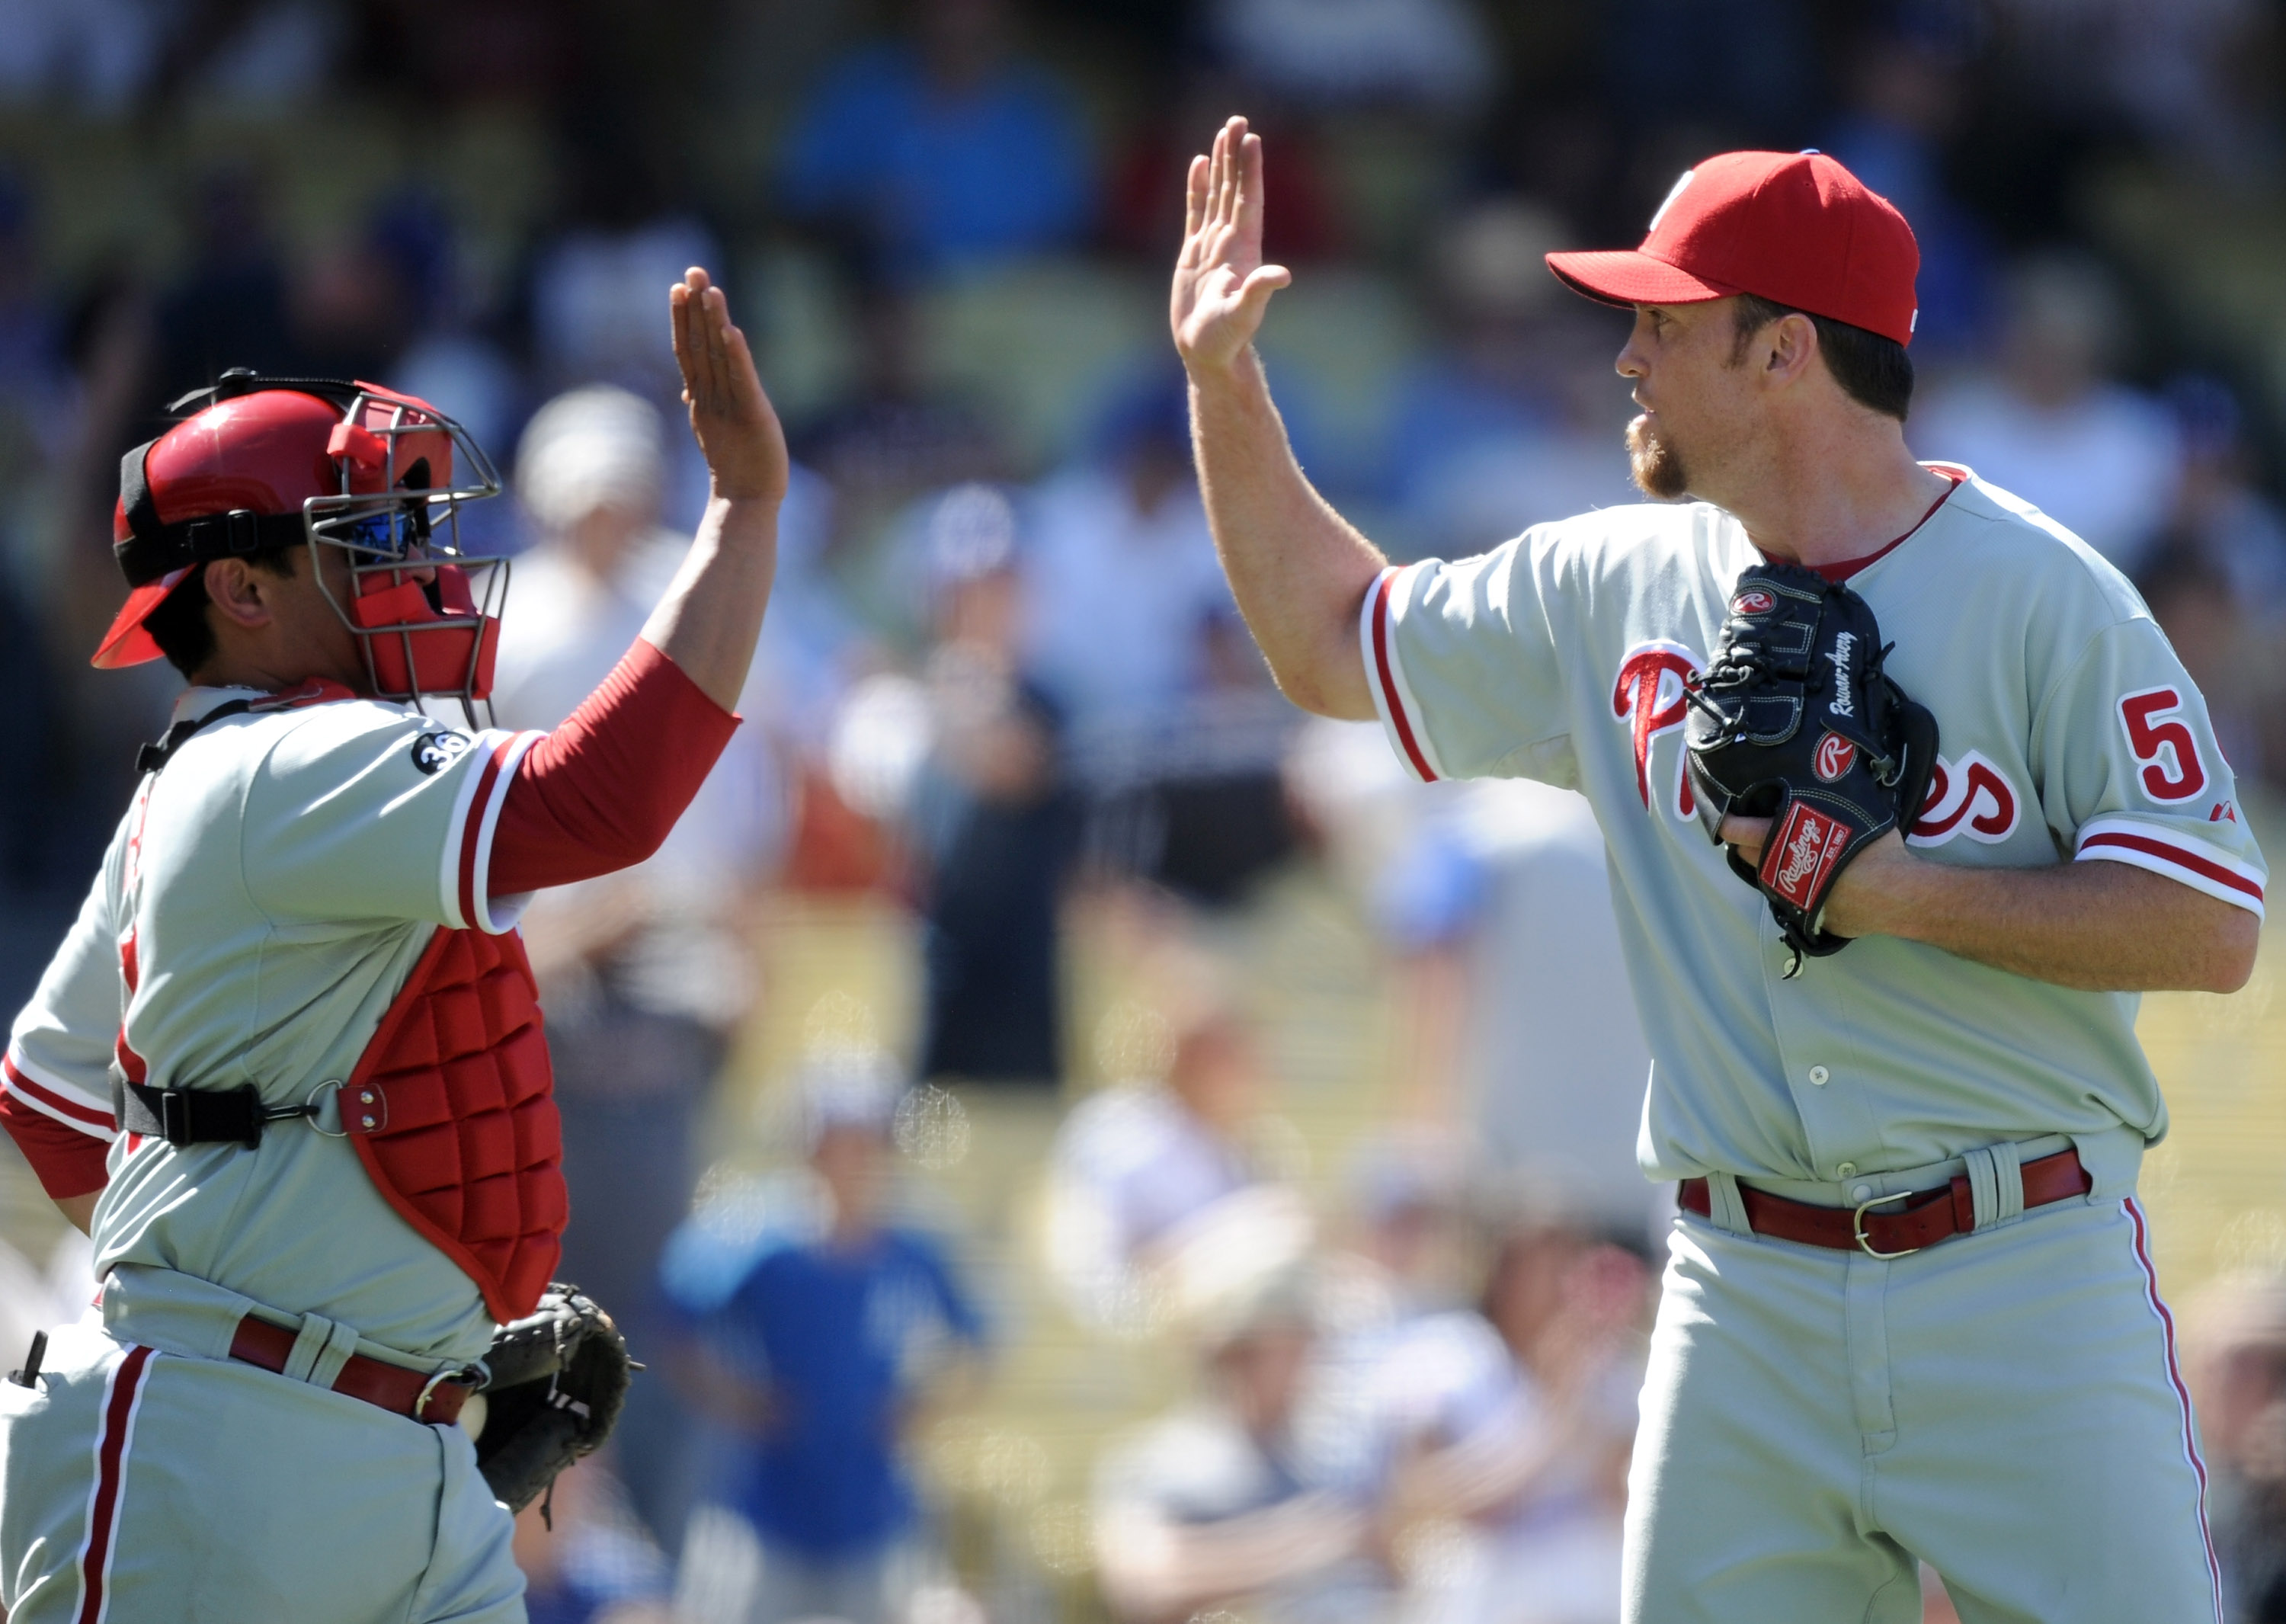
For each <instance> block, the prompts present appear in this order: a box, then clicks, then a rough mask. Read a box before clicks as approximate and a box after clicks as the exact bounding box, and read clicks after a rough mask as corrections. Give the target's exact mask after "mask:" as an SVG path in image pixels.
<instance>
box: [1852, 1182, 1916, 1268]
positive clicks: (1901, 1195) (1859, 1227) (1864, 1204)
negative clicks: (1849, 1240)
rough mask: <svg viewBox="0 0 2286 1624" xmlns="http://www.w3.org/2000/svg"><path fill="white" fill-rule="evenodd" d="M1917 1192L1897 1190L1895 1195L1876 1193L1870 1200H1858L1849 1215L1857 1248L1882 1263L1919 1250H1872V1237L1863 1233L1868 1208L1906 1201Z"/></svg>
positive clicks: (1908, 1255)
mask: <svg viewBox="0 0 2286 1624" xmlns="http://www.w3.org/2000/svg"><path fill="white" fill-rule="evenodd" d="M1916 1194H1919V1191H1917V1190H1899V1191H1898V1192H1897V1193H1896V1194H1895V1195H1876V1196H1875V1197H1874V1198H1873V1199H1872V1200H1871V1201H1861V1202H1858V1203H1857V1210H1856V1211H1855V1212H1852V1213H1851V1214H1850V1215H1849V1233H1850V1234H1851V1235H1852V1236H1854V1237H1855V1238H1856V1242H1857V1250H1859V1251H1861V1252H1863V1253H1864V1254H1865V1256H1867V1257H1878V1258H1880V1260H1881V1261H1882V1262H1883V1263H1887V1262H1888V1261H1889V1260H1890V1259H1891V1258H1893V1257H1912V1255H1913V1254H1914V1253H1915V1252H1917V1251H1919V1250H1921V1249H1920V1248H1919V1247H1918V1246H1909V1247H1907V1248H1905V1250H1904V1251H1901V1252H1877V1251H1875V1250H1873V1240H1872V1236H1871V1235H1868V1234H1866V1233H1865V1214H1866V1212H1867V1211H1868V1210H1871V1209H1872V1208H1874V1207H1886V1206H1888V1204H1889V1203H1890V1202H1893V1201H1907V1200H1910V1199H1911V1198H1912V1197H1913V1196H1914V1195H1916Z"/></svg>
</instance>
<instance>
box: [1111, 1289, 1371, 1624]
mask: <svg viewBox="0 0 2286 1624" xmlns="http://www.w3.org/2000/svg"><path fill="white" fill-rule="evenodd" d="M1313 1287H1314V1281H1313V1280H1312V1276H1311V1275H1310V1273H1308V1271H1307V1270H1306V1269H1305V1268H1301V1267H1298V1266H1289V1267H1287V1268H1285V1269H1282V1270H1279V1271H1275V1272H1273V1273H1268V1274H1266V1275H1265V1277H1263V1278H1261V1279H1259V1280H1258V1281H1255V1282H1254V1283H1252V1284H1251V1285H1249V1287H1248V1288H1246V1289H1244V1290H1242V1292H1240V1293H1239V1294H1237V1295H1236V1296H1235V1297H1234V1300H1233V1301H1232V1302H1231V1303H1230V1304H1229V1305H1226V1306H1225V1307H1224V1308H1223V1309H1222V1311H1221V1312H1220V1313H1218V1314H1217V1315H1216V1316H1214V1317H1213V1318H1212V1319H1210V1320H1209V1321H1208V1322H1207V1323H1206V1324H1205V1325H1204V1326H1203V1327H1202V1334H1201V1336H1200V1341H1201V1344H1202V1352H1201V1363H1202V1367H1203V1368H1202V1376H1203V1378H1204V1380H1203V1386H1204V1391H1203V1392H1202V1395H1201V1397H1200V1398H1199V1399H1198V1400H1197V1401H1195V1402H1194V1403H1192V1404H1189V1405H1186V1406H1185V1407H1182V1408H1180V1409H1178V1410H1177V1411H1176V1412H1175V1413H1173V1414H1171V1415H1167V1416H1165V1417H1163V1419H1161V1420H1159V1421H1157V1422H1155V1423H1152V1424H1151V1425H1150V1426H1149V1427H1147V1429H1146V1430H1145V1431H1143V1432H1142V1433H1141V1434H1140V1435H1139V1437H1137V1438H1136V1439H1133V1440H1132V1441H1131V1442H1130V1443H1129V1444H1128V1445H1127V1446H1126V1447H1123V1448H1119V1449H1116V1450H1115V1451H1114V1452H1113V1453H1112V1454H1111V1455H1108V1456H1107V1457H1106V1459H1105V1460H1104V1462H1102V1464H1101V1465H1100V1468H1099V1469H1098V1471H1097V1477H1096V1504H1095V1534H1096V1557H1097V1572H1098V1574H1099V1577H1100V1581H1101V1583H1102V1586H1103V1592H1104V1599H1105V1600H1106V1601H1107V1602H1108V1603H1109V1604H1110V1605H1111V1609H1112V1612H1113V1613H1114V1614H1115V1616H1117V1617H1119V1618H1120V1619H1123V1620H1131V1624H1171V1621H1172V1620H1180V1619H1185V1618H1188V1617H1193V1616H1195V1615H1197V1614H1199V1613H1202V1612H1209V1611H1210V1610H1211V1609H1214V1608H1216V1607H1218V1605H1226V1604H1241V1605H1249V1606H1250V1607H1251V1608H1253V1609H1258V1610H1259V1612H1260V1613H1261V1614H1262V1615H1263V1616H1266V1617H1268V1618H1272V1619H1275V1620H1279V1621H1280V1624H1320V1621H1321V1620H1322V1621H1325V1624H1333V1621H1335V1620H1342V1621H1344V1624H1346V1621H1348V1620H1357V1621H1359V1624H1364V1621H1365V1620H1374V1619H1378V1618H1382V1617H1384V1616H1386V1613H1387V1609H1388V1602H1389V1596H1390V1589H1391V1587H1390V1584H1389V1581H1388V1577H1387V1573H1386V1570H1385V1569H1384V1568H1383V1566H1382V1565H1381V1564H1380V1563H1379V1562H1377V1561H1376V1560H1375V1559H1374V1558H1373V1557H1371V1556H1370V1555H1368V1536H1369V1535H1370V1533H1371V1532H1372V1527H1371V1523H1370V1520H1369V1517H1368V1511H1367V1510H1366V1508H1365V1507H1364V1506H1363V1505H1362V1504H1361V1503H1360V1502H1359V1500H1358V1499H1357V1497H1356V1495H1355V1494H1354V1492H1353V1491H1351V1492H1345V1491H1344V1488H1343V1487H1342V1486H1335V1485H1329V1484H1327V1483H1324V1482H1321V1481H1316V1480H1313V1479H1312V1478H1311V1477H1310V1476H1308V1475H1307V1469H1306V1467H1305V1464H1304V1459H1303V1456H1304V1451H1303V1449H1302V1447H1301V1444H1300V1439H1298V1438H1297V1431H1296V1427H1297V1421H1298V1420H1299V1419H1300V1417H1301V1415H1302V1413H1303V1410H1304V1404H1303V1399H1304V1395H1305V1389H1306V1379H1307V1377H1308V1375H1309V1372H1310V1369H1311V1361H1312V1354H1313V1352H1315V1349H1316V1344H1317V1331H1316V1325H1315V1305H1314V1302H1313V1300H1312V1299H1313V1296H1314V1291H1313Z"/></svg>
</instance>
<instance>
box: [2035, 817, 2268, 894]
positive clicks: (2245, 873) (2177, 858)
mask: <svg viewBox="0 0 2286 1624" xmlns="http://www.w3.org/2000/svg"><path fill="white" fill-rule="evenodd" d="M2073 855H2074V856H2075V857H2077V858H2080V859H2082V860H2087V859H2101V860H2104V861H2108V862H2113V863H2132V865H2134V866H2135V867H2137V868H2140V869H2148V870H2150V871H2152V872H2153V873H2155V874H2164V875H2165V876H2166V877H2167V878H2168V879H2178V880H2180V881H2181V882H2182V883H2183V884H2185V885H2187V886H2189V887H2191V888H2192V889H2194V890H2196V891H2203V892H2205V893H2206V894H2207V895H2209V896H2212V897H2216V898H2219V900H2221V901H2223V902H2226V903H2235V904H2236V905H2237V906H2239V907H2241V908H2243V909H2246V910H2247V911H2249V912H2251V913H2253V914H2256V915H2258V916H2259V915H2260V914H2261V912H2262V877H2261V874H2260V872H2259V871H2257V870H2256V869H2255V868H2253V867H2252V866H2251V864H2249V863H2243V862H2242V861H2240V860H2239V859H2238V858H2236V857H2234V856H2232V855H2230V854H2229V853H2228V852H2227V851H2224V850H2223V849H2222V848H2221V847H2217V846H2211V845H2209V844H2208V843H2207V842H2205V841H2203V840H2200V839H2199V838H2198V837H2197V836H2195V835H2190V834H2186V833H2184V832H2182V831H2181V830H2180V829H2176V828H2172V827H2170V826H2169V825H2168V824H2160V823H2151V822H2148V821H2146V820H2144V819H2141V818H2132V817H2118V816H2108V817H2099V818H2096V819H2093V821H2091V822H2090V823H2089V824H2087V825H2086V826H2085V828H2083V829H2082V830H2081V831H2080V832H2079V841H2078V847H2077V850H2076V851H2075V852H2074V853H2073Z"/></svg>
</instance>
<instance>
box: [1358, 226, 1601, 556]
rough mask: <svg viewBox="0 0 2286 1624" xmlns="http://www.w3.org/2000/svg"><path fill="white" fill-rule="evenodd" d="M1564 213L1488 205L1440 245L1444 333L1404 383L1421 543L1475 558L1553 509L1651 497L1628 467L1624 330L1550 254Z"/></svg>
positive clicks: (1393, 491)
mask: <svg viewBox="0 0 2286 1624" xmlns="http://www.w3.org/2000/svg"><path fill="white" fill-rule="evenodd" d="M1564 240H1565V230H1564V226H1563V225H1562V223H1561V222H1560V221H1558V220H1557V219H1556V218H1555V217H1553V216H1552V215H1550V214H1549V213H1548V212H1547V211H1545V210H1544V209H1540V208H1539V207H1537V206H1536V205H1534V204H1532V203H1529V202H1526V201H1522V200H1516V199H1508V200H1496V201H1488V202H1485V203H1482V204H1479V205H1478V207H1477V208H1476V209H1474V210H1472V211H1471V212H1470V213H1469V214H1468V215H1466V216H1464V217H1462V218H1460V219H1459V220H1457V221H1455V222H1454V225H1452V226H1451V228H1450V229H1449V230H1448V231H1447V232H1446V234H1445V237H1444V239H1443V240H1442V241H1441V242H1440V243H1439V251H1438V256H1437V288H1438V300H1439V309H1440V311H1441V314H1442V316H1443V326H1444V329H1445V332H1444V341H1443V343H1440V344H1439V347H1438V348H1437V349H1436V350H1435V351H1431V353H1429V354H1428V355H1425V356H1423V358H1422V359H1421V360H1419V361H1418V362H1416V363H1415V366H1414V367H1413V368H1412V370H1411V371H1410V372H1409V374H1407V377H1406V378H1405V379H1404V381H1403V382H1401V383H1400V385H1399V398H1398V405H1397V408H1396V411H1395V413H1394V414H1393V418H1392V422H1391V430H1390V453H1389V459H1390V487H1389V496H1390V500H1391V501H1393V502H1394V503H1395V504H1396V505H1397V507H1398V508H1399V512H1400V513H1401V514H1402V515H1403V516H1404V520H1405V523H1406V524H1407V528H1408V529H1409V530H1410V531H1411V532H1412V537H1413V540H1415V542H1416V543H1417V546H1416V548H1415V550H1416V551H1419V552H1422V553H1426V554H1435V555H1437V556H1444V557H1453V558H1465V557H1469V556H1473V555H1474V554H1477V553H1480V552H1483V551H1485V550H1486V549H1487V548H1492V547H1494V546H1497V545H1498V544H1499V543H1500V542H1502V541H1504V540H1507V539H1508V538H1509V537H1510V536H1513V535H1515V534H1517V532H1521V531H1523V530H1525V529H1526V528H1528V527H1529V526H1531V525H1533V524H1541V523H1543V522H1545V521H1547V520H1549V519H1560V518H1569V517H1571V516H1573V515H1574V514H1577V513H1584V512H1587V511H1588V509H1590V508H1608V507H1613V506H1616V505H1619V504H1621V503H1628V502H1634V501H1641V500H1642V493H1640V492H1639V491H1637V490H1636V488H1635V485H1633V483H1632V482H1631V481H1630V480H1629V478H1628V465H1627V456H1626V453H1625V451H1624V448H1623V442H1622V434H1623V430H1624V429H1625V427H1626V417H1625V414H1624V413H1623V412H1622V411H1621V409H1620V408H1621V407H1622V406H1624V404H1625V401H1626V398H1627V389H1626V385H1625V383H1624V382H1623V381H1622V380H1620V377H1619V376H1618V374H1616V373H1614V372H1613V371H1612V357H1613V356H1614V355H1615V354H1616V353H1617V352H1618V343H1619V335H1617V334H1614V333H1612V332H1610V331H1608V330H1607V329H1608V327H1609V325H1610V324H1608V323H1606V322H1604V321H1602V320H1599V319H1597V318H1596V313H1595V312H1594V311H1591V310H1588V309H1586V308H1584V307H1582V306H1580V303H1579V301H1578V300H1577V299H1574V298H1572V297H1570V296H1567V295H1566V294H1565V291H1564V289H1563V288H1561V287H1560V286H1559V285H1558V284H1557V281H1556V279H1555V278H1553V277H1551V276H1549V274H1548V272H1547V267H1546V265H1545V264H1542V263H1541V255H1542V254H1544V253H1545V252H1547V251H1548V250H1549V249H1550V248H1557V247H1560V246H1562V243H1563V241H1564Z"/></svg>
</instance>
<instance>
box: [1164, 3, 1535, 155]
mask: <svg viewBox="0 0 2286 1624" xmlns="http://www.w3.org/2000/svg"><path fill="white" fill-rule="evenodd" d="M1208 19H1209V20H1208V24H1207V27H1208V29H1209V31H1210V34H1211V35H1212V36H1213V37H1214V39H1215V41H1216V43H1218V45H1219V46H1220V47H1221V48H1222V50H1223V52H1224V53H1225V55H1226V57H1227V58H1228V59H1229V62H1230V65H1231V66H1232V67H1234V68H1235V69H1236V70H1237V71H1238V73H1239V74H1240V75H1242V77H1243V78H1244V79H1245V80H1246V81H1247V82H1248V83H1252V84H1257V85H1260V86H1261V87H1262V88H1263V89H1265V90H1267V91H1272V92H1273V93H1274V94H1275V95H1277V96H1279V97H1281V98H1283V99H1288V100H1289V101H1293V102H1296V103H1299V104H1301V105H1304V106H1312V105H1315V106H1336V105H1352V106H1353V105H1355V104H1359V103H1363V104H1367V105H1387V104H1408V105H1411V106H1416V107H1419V108H1422V109H1424V110H1432V111H1443V112H1453V113H1467V112H1470V111H1473V110H1474V109H1475V108H1477V107H1478V106H1481V105H1482V104H1483V102H1484V101H1485V99H1486V97H1487V96H1489V95H1490V94H1491V93H1492V91H1493V89H1494V81H1495V79H1496V77H1497V75H1498V72H1499V62H1500V58H1499V56H1498V54H1497V53H1496V52H1495V51H1494V50H1493V48H1492V41H1491V39H1490V38H1489V37H1487V35H1486V29H1485V25H1484V20H1483V19H1482V18H1481V17H1480V16H1479V15H1478V12H1476V11H1475V9H1473V8H1472V7H1470V6H1468V5H1466V4H1462V3H1461V0H1215V3H1214V4H1213V5H1212V6H1211V7H1210V11H1209V13H1208ZM1280 150H1281V154H1282V153H1283V150H1284V149H1283V148H1282V147H1281V149H1280ZM1281 161H1282V159H1281Z"/></svg>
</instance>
